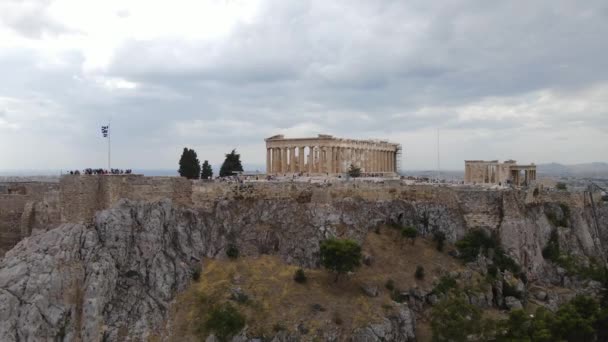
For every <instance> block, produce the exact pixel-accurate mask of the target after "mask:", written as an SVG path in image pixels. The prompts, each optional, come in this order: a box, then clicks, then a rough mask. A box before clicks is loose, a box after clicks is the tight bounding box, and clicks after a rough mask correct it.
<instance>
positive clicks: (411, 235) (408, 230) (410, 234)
mask: <svg viewBox="0 0 608 342" xmlns="http://www.w3.org/2000/svg"><path fill="white" fill-rule="evenodd" d="M401 236H402V237H404V238H407V239H409V240H410V241H411V243H412V244H414V243H415V242H416V237H417V236H418V231H417V230H416V228H414V227H403V228H401Z"/></svg>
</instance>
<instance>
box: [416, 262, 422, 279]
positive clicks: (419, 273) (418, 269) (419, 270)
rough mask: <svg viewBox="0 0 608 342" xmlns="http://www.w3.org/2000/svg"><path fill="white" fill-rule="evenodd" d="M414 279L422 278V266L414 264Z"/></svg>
mask: <svg viewBox="0 0 608 342" xmlns="http://www.w3.org/2000/svg"><path fill="white" fill-rule="evenodd" d="M415 276H416V279H419V280H420V279H424V267H422V266H420V265H418V266H416V273H415Z"/></svg>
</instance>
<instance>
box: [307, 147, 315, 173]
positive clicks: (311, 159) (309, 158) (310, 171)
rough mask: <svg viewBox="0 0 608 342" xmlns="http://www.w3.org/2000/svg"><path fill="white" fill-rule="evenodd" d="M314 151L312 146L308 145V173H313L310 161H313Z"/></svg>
mask: <svg viewBox="0 0 608 342" xmlns="http://www.w3.org/2000/svg"><path fill="white" fill-rule="evenodd" d="M313 153H314V146H308V165H307V166H308V173H313V169H312V162H313V159H314V158H313V157H314V155H313Z"/></svg>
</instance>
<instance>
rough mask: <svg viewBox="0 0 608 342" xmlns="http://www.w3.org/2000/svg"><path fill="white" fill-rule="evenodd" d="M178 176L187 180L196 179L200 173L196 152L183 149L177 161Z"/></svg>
mask: <svg viewBox="0 0 608 342" xmlns="http://www.w3.org/2000/svg"><path fill="white" fill-rule="evenodd" d="M177 172H179V175H180V176H181V177H186V178H188V179H198V178H199V175H200V173H201V163H200V161H199V160H198V156H197V155H196V152H195V151H194V150H192V149H189V148H187V147H184V151H183V152H182V156H181V158H180V159H179V170H177Z"/></svg>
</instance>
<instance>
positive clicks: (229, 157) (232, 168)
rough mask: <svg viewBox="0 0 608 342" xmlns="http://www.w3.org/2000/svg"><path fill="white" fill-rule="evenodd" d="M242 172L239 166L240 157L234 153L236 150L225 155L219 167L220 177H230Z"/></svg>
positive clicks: (240, 165)
mask: <svg viewBox="0 0 608 342" xmlns="http://www.w3.org/2000/svg"><path fill="white" fill-rule="evenodd" d="M238 171H241V172H242V171H243V165H242V164H241V155H240V154H238V153H236V149H234V150H232V151H231V152H230V153H228V154H226V159H225V160H224V163H222V167H220V177H226V176H232V175H234V173H235V172H238Z"/></svg>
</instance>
